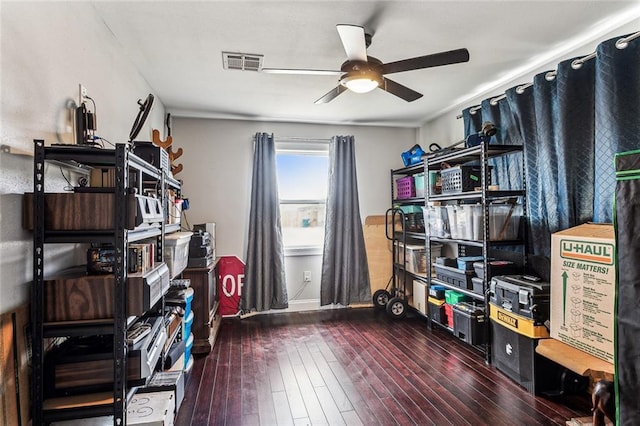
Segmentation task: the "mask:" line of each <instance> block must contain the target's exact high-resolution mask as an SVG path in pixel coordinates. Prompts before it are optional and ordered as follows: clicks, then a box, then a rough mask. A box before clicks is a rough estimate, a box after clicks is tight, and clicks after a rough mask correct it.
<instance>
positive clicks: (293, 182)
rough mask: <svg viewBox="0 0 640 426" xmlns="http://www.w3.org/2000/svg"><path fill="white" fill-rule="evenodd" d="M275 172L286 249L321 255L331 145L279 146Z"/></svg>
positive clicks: (278, 144) (280, 143)
mask: <svg viewBox="0 0 640 426" xmlns="http://www.w3.org/2000/svg"><path fill="white" fill-rule="evenodd" d="M276 168H277V174H278V193H279V196H280V218H281V222H282V237H283V243H284V247H285V249H286V250H287V252H289V253H291V252H292V251H295V252H299V253H301V252H302V251H304V250H307V253H305V254H311V252H309V249H311V250H312V251H313V249H316V251H318V250H319V249H321V248H322V246H323V243H324V218H325V206H326V200H327V184H328V173H329V146H328V144H326V143H322V142H304V143H302V142H300V143H298V142H279V143H278V142H276Z"/></svg>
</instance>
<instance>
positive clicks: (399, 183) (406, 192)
mask: <svg viewBox="0 0 640 426" xmlns="http://www.w3.org/2000/svg"><path fill="white" fill-rule="evenodd" d="M415 196H416V186H415V182H414V179H413V176H404V177H401V178H398V179H396V198H397V199H399V200H403V199H407V198H413V197H415Z"/></svg>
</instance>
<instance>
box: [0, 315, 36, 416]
mask: <svg viewBox="0 0 640 426" xmlns="http://www.w3.org/2000/svg"><path fill="white" fill-rule="evenodd" d="M28 324H29V306H28V305H23V306H21V307H19V308H18V309H16V310H15V311H14V312H7V313H5V314H2V315H0V383H1V384H2V385H0V406H1V409H0V426H16V425H18V426H21V425H25V426H26V425H27V424H28V421H29V418H30V415H29V401H30V384H29V369H28V367H29V366H28V362H29V359H28V352H27V342H28V338H27V337H28V336H27V326H28Z"/></svg>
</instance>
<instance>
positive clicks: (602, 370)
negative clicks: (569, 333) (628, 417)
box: [536, 339, 615, 382]
mask: <svg viewBox="0 0 640 426" xmlns="http://www.w3.org/2000/svg"><path fill="white" fill-rule="evenodd" d="M536 352H537V353H539V354H540V355H542V356H543V357H545V358H548V359H550V360H551V361H554V362H556V363H558V364H560V365H562V366H563V367H566V368H568V369H569V370H571V371H573V372H575V373H578V374H580V375H582V376H589V377H591V378H592V382H593V381H597V380H599V379H606V380H610V381H613V378H614V377H613V376H614V373H615V369H614V365H613V364H611V363H608V362H607V361H604V360H602V359H600V358H596V357H594V356H593V355H589V354H588V353H586V352H582V351H581V350H579V349H576V348H574V347H572V346H569V345H567V344H565V343H562V342H561V341H559V340H556V339H540V341H539V342H538V346H536Z"/></svg>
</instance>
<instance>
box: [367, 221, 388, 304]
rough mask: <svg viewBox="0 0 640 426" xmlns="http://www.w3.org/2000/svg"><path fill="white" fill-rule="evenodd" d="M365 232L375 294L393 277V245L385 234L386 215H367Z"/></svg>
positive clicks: (372, 290)
mask: <svg viewBox="0 0 640 426" xmlns="http://www.w3.org/2000/svg"><path fill="white" fill-rule="evenodd" d="M363 233H364V245H365V249H366V250H367V263H368V265H369V277H370V280H371V294H372V295H373V293H374V292H375V291H376V290H379V289H383V288H386V287H387V283H388V282H389V279H390V278H391V250H392V246H391V242H390V241H389V240H387V237H386V236H385V217H384V216H367V218H366V219H365V222H364V227H363Z"/></svg>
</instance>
